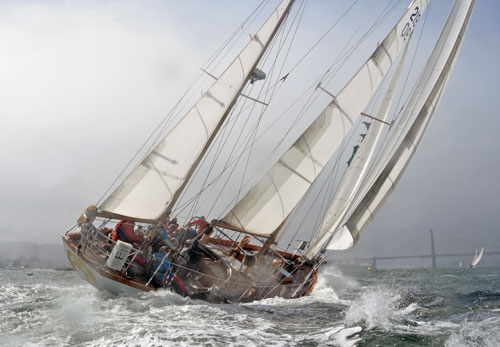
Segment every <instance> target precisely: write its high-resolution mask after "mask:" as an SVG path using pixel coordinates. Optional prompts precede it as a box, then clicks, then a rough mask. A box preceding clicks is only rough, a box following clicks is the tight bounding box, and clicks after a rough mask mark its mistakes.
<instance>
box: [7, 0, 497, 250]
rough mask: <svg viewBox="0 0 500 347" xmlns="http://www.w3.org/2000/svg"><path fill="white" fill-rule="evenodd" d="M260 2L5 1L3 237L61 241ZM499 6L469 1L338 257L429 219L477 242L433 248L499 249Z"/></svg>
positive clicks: (388, 240) (410, 231) (374, 246)
mask: <svg viewBox="0 0 500 347" xmlns="http://www.w3.org/2000/svg"><path fill="white" fill-rule="evenodd" d="M408 2H409V1H408ZM371 3H372V1H368V0H367V1H366V4H367V5H368V4H370V5H371ZM256 4H257V1H246V2H235V1H229V0H227V1H210V2H207V1H182V2H180V1H165V2H158V1H57V0H51V1H1V2H0V52H2V53H1V54H0V122H1V123H0V148H1V149H0V163H1V164H0V165H1V166H0V167H1V171H0V178H1V179H0V217H1V221H2V222H1V224H0V225H1V226H0V240H26V241H27V240H31V241H34V242H38V243H43V242H59V235H60V234H61V233H63V232H64V231H65V230H66V229H67V228H69V227H71V226H72V225H73V224H74V223H75V220H76V219H77V218H78V216H79V215H80V214H81V212H82V211H83V210H84V209H85V208H86V207H87V206H88V205H89V204H91V203H94V202H95V201H97V200H98V199H99V198H100V197H101V195H102V193H103V192H104V191H105V190H106V189H107V187H108V186H109V184H110V183H111V182H112V180H113V179H114V177H115V176H116V175H117V174H118V173H119V171H120V170H121V169H122V168H123V166H124V164H125V163H126V162H127V161H128V159H129V158H130V157H131V156H132V155H133V154H134V153H135V150H136V149H137V148H138V147H139V146H140V145H141V144H142V142H143V141H144V139H145V138H146V137H147V135H148V134H149V133H150V132H151V130H152V129H153V128H154V127H155V126H156V124H157V123H158V122H159V121H160V120H161V119H162V118H163V117H164V115H165V114H166V113H167V111H168V110H169V109H170V107H172V105H173V104H174V103H175V101H176V100H177V99H178V98H179V97H180V95H181V92H182V91H183V90H184V89H185V88H186V87H187V86H188V83H189V82H190V81H191V79H192V78H193V76H194V75H195V73H196V72H197V71H198V68H199V67H200V66H201V65H202V63H203V62H204V61H205V60H206V59H207V58H208V57H209V56H210V55H211V54H212V53H213V52H214V51H215V49H216V48H217V47H218V45H219V44H220V43H221V42H222V40H223V39H224V38H226V37H227V35H228V34H229V33H230V32H231V31H232V30H234V28H235V27H236V26H237V25H238V24H239V23H241V22H242V21H243V20H244V19H245V18H246V16H247V15H248V13H249V12H250V11H251V10H252V9H253V8H254V7H255V6H256ZM450 4H451V2H450V1H439V4H437V5H433V6H435V9H434V10H435V11H438V10H444V12H446V13H447V11H448V9H449V7H450ZM334 6H335V4H333V5H332V4H331V3H329V2H325V1H311V3H310V4H309V7H308V12H307V14H308V15H309V16H311V18H317V19H318V23H319V22H320V21H321V20H324V21H325V22H327V21H331V20H334V19H335V16H334V15H332V14H331V13H329V10H330V9H331V8H333V7H334ZM339 6H340V5H339ZM446 13H445V15H446ZM499 14H500V4H499V3H498V2H497V1H495V0H480V1H478V2H477V4H476V8H475V10H474V13H473V16H472V20H471V24H470V27H469V30H468V33H467V36H466V38H465V41H464V44H463V46H462V49H461V52H460V55H459V58H458V62H457V64H456V66H455V69H454V72H453V74H452V78H451V80H450V83H449V85H448V88H447V91H446V93H445V96H444V97H443V99H442V101H441V104H440V106H439V109H438V110H437V112H436V114H435V118H434V120H433V122H432V123H431V126H430V128H429V130H428V132H427V134H426V136H425V137H424V139H423V141H422V144H421V146H420V149H419V151H418V152H417V154H416V155H415V157H414V159H413V161H412V163H411V164H410V166H409V167H408V169H407V171H406V173H405V175H404V176H403V178H402V180H401V181H400V183H399V185H398V187H397V189H396V191H395V192H394V193H393V194H392V196H391V198H390V199H389V200H388V201H387V202H386V204H385V205H384V207H383V208H382V209H381V211H380V212H379V214H378V215H377V218H376V220H375V221H374V222H373V223H372V224H371V225H370V226H369V228H368V229H367V230H366V231H365V233H364V235H363V237H362V238H361V240H360V242H359V243H358V244H357V245H356V247H355V249H354V250H352V251H349V252H348V253H347V254H346V255H345V256H346V257H347V256H349V255H354V254H366V255H380V254H382V253H384V252H386V251H389V250H391V249H392V248H393V246H394V247H396V246H397V245H399V244H403V243H404V242H406V241H408V240H410V239H412V238H414V237H415V236H417V235H418V234H420V233H422V232H424V231H426V230H428V229H430V228H433V229H435V230H436V231H441V232H443V233H446V234H450V235H453V236H454V237H456V238H458V239H463V240H470V241H473V242H476V243H471V244H470V245H469V244H467V243H466V242H462V241H459V240H457V239H455V241H453V242H451V241H450V240H451V239H446V238H442V239H439V238H436V242H437V247H438V250H442V251H446V252H453V251H454V250H456V249H459V248H460V250H459V251H467V250H469V249H471V252H472V250H473V248H475V247H477V245H479V244H481V245H485V246H487V247H490V249H492V250H493V248H495V247H496V249H495V250H500V199H499V196H500V183H499V179H500V140H499V138H498V130H499V129H500V117H499V114H498V113H499V111H498V109H499V107H498V105H497V103H498V99H499V97H500V88H499V87H498V81H499V80H500V71H499V69H498V63H497V61H498V57H499V56H500V24H498V15H499ZM314 16H317V17H314ZM389 25H390V23H389ZM429 25H435V26H436V28H439V27H440V26H441V25H442V23H436V24H434V23H429ZM388 28H389V27H388ZM309 32H310V33H311V35H313V34H312V33H313V31H312V30H310V29H309V31H307V33H309ZM316 35H317V33H316ZM430 44H432V43H430V42H429V45H430ZM362 59H363V60H364V59H366V57H362ZM419 247H420V248H425V247H427V245H426V244H424V243H421V244H419ZM450 247H451V248H452V249H450ZM408 251H409V252H410V251H413V249H410V250H408Z"/></svg>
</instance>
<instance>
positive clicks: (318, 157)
mask: <svg viewBox="0 0 500 347" xmlns="http://www.w3.org/2000/svg"><path fill="white" fill-rule="evenodd" d="M427 4H428V0H414V1H413V2H412V3H411V4H410V6H409V7H408V9H407V11H406V12H405V14H404V15H403V17H402V18H401V19H400V20H399V22H398V23H397V24H396V26H395V27H394V28H393V29H392V30H391V32H390V33H389V35H388V36H387V37H386V38H385V39H384V40H383V41H382V43H381V44H380V45H379V46H378V48H377V49H376V50H375V51H374V53H373V54H372V55H371V57H370V58H369V59H368V60H367V62H366V63H365V64H364V65H363V66H362V67H361V68H360V69H359V70H358V72H357V73H356V74H355V75H354V77H353V78H352V79H351V80H350V81H349V82H348V83H347V85H346V86H345V87H344V88H343V89H342V90H341V91H340V92H339V93H338V94H337V95H336V97H335V98H334V99H333V101H332V102H331V103H330V104H329V105H328V106H327V107H326V108H325V110H323V112H322V113H321V114H320V115H319V116H318V118H317V119H316V120H315V121H314V122H313V123H312V124H311V126H310V127H309V128H308V129H307V130H306V131H305V132H304V134H302V136H301V137H300V138H299V139H298V140H297V141H296V142H295V143H294V144H293V145H292V146H291V148H290V149H289V150H288V151H287V152H286V153H285V154H284V155H283V156H282V157H281V158H280V159H279V161H278V162H277V163H276V164H275V165H274V166H273V167H272V168H271V169H270V170H269V171H268V172H267V173H266V174H265V175H264V176H263V177H262V178H261V179H260V180H259V181H258V182H257V184H256V185H255V186H254V187H252V188H251V189H250V191H249V192H248V193H247V194H246V195H245V196H244V197H243V198H242V199H241V200H240V201H239V202H238V203H237V204H236V205H235V206H234V207H233V209H232V210H231V211H230V212H229V213H228V214H227V215H226V216H225V217H224V218H223V222H224V223H225V224H226V225H227V226H229V227H232V228H234V229H237V230H242V231H246V232H250V233H253V234H256V235H262V236H269V235H271V234H272V232H273V231H274V230H276V229H277V228H278V227H279V226H280V225H281V224H282V223H283V221H284V220H285V219H286V218H287V217H288V215H289V214H290V212H291V211H292V210H293V209H294V208H295V206H296V205H297V204H298V202H299V201H300V200H301V199H302V197H303V196H304V194H305V193H306V192H307V190H308V189H309V187H310V186H311V184H312V183H313V181H314V180H315V179H316V178H317V177H318V175H319V173H320V172H321V170H322V169H323V167H324V166H325V165H326V164H327V162H328V160H329V159H330V158H331V156H332V155H333V154H334V153H335V150H336V149H337V147H338V146H339V144H340V143H341V142H342V140H343V138H344V136H345V135H346V134H347V133H348V131H349V129H350V128H351V127H352V125H353V124H354V123H355V121H356V119H357V118H358V117H359V115H360V113H361V112H362V111H363V109H364V108H365V107H366V106H367V105H368V103H369V101H370V100H371V99H372V97H373V95H374V94H375V92H376V90H377V88H378V87H379V86H380V83H381V82H382V80H383V79H384V77H385V75H386V74H387V72H388V71H389V69H390V68H391V66H392V64H393V62H394V61H395V60H396V57H397V56H398V54H399V52H400V51H401V49H402V48H403V46H404V44H405V41H406V40H407V37H408V35H409V34H410V32H411V31H412V30H413V26H414V25H415V23H416V21H417V20H418V18H419V17H420V15H421V13H422V12H423V11H424V9H425V7H426V6H427Z"/></svg>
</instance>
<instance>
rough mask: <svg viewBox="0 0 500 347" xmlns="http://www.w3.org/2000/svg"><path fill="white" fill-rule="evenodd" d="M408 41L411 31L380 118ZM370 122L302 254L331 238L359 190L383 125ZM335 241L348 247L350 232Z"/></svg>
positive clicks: (381, 114)
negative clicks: (323, 215)
mask: <svg viewBox="0 0 500 347" xmlns="http://www.w3.org/2000/svg"><path fill="white" fill-rule="evenodd" d="M410 40H411V34H410V38H409V39H408V42H407V43H406V46H405V49H404V50H403V53H402V54H401V58H400V59H399V62H398V65H397V66H396V69H395V71H394V74H393V76H392V78H391V80H390V82H389V85H388V86H387V89H386V92H385V94H384V97H383V98H382V101H381V103H380V105H379V107H378V109H377V112H376V117H378V118H380V119H381V120H383V121H386V120H387V118H388V116H389V111H390V108H391V105H392V101H393V100H394V96H395V89H396V87H397V85H398V82H399V79H400V76H401V71H402V70H403V65H404V62H405V59H406V54H407V52H408V47H409V43H410ZM370 124H371V125H370V127H369V128H368V130H367V134H366V136H365V139H364V141H363V142H362V143H361V145H360V147H359V149H358V151H357V153H356V157H355V158H354V160H353V161H352V163H351V165H350V167H349V169H348V171H347V173H346V175H345V177H344V179H343V180H342V182H341V184H340V187H339V189H338V191H337V193H336V194H335V197H334V199H333V202H332V205H331V207H330V208H329V210H328V212H327V213H326V215H325V217H324V219H323V223H322V225H321V226H320V228H319V230H318V233H317V234H316V236H315V237H314V238H313V239H312V240H311V243H310V245H309V248H308V251H307V253H306V256H309V255H311V254H313V253H315V252H316V251H317V249H319V248H321V247H322V246H323V245H324V244H326V243H328V242H330V239H331V238H332V237H333V231H334V230H336V228H337V226H338V225H339V223H340V221H341V220H342V218H343V216H344V215H345V213H346V212H347V211H348V208H349V206H350V205H351V203H352V202H353V199H354V196H355V195H356V193H357V192H358V190H359V186H360V184H361V181H362V179H363V178H364V177H365V174H366V171H367V169H368V165H369V163H370V162H371V159H372V156H373V154H374V152H375V148H376V146H377V143H378V142H379V139H380V136H381V134H382V130H383V128H384V126H387V125H385V124H384V123H382V122H380V121H373V122H371V123H370ZM336 241H337V244H338V248H337V249H345V248H349V247H350V245H351V244H352V238H351V237H350V234H345V233H342V232H339V233H337V240H336Z"/></svg>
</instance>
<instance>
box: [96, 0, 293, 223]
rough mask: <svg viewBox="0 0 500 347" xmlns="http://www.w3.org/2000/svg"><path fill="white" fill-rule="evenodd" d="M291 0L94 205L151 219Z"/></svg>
mask: <svg viewBox="0 0 500 347" xmlns="http://www.w3.org/2000/svg"><path fill="white" fill-rule="evenodd" d="M293 2H294V0H283V1H282V2H281V3H280V5H279V6H278V7H277V9H276V10H275V11H274V12H273V14H272V15H271V16H270V17H269V19H268V20H267V21H266V22H265V23H264V25H263V26H262V27H261V28H260V29H259V31H258V32H257V34H255V35H254V36H253V38H252V39H251V40H250V42H249V43H248V44H247V45H246V47H245V48H244V49H243V50H242V52H241V53H240V54H239V55H238V56H237V57H236V59H235V60H234V61H233V62H232V63H231V64H230V65H229V67H228V68H227V69H226V70H225V71H224V72H223V73H222V75H221V76H220V77H219V78H218V79H217V80H216V81H215V82H214V84H213V85H212V86H211V87H210V88H209V89H208V90H207V92H206V93H205V94H204V95H203V96H202V97H201V98H200V99H199V100H198V102H197V103H196V104H195V105H194V106H193V108H192V109H191V110H190V111H189V112H188V113H187V114H186V115H185V116H184V118H183V119H182V120H181V121H180V122H179V123H178V124H177V125H176V127H175V128H174V129H173V130H172V131H171V132H170V133H169V134H168V135H167V136H166V137H165V139H163V141H162V142H160V143H159V144H158V145H157V146H156V148H155V149H154V150H153V151H152V152H151V153H150V154H149V155H148V156H147V157H146V158H145V159H144V160H143V161H142V163H141V164H139V166H138V167H137V168H136V169H135V170H134V171H132V173H131V174H130V175H129V176H128V177H127V178H126V179H125V180H124V181H123V182H122V183H121V184H120V185H119V186H118V187H117V188H116V190H115V191H114V192H113V193H112V194H111V195H110V196H109V197H108V198H107V199H106V200H105V201H104V202H103V203H102V205H101V206H99V208H100V209H101V210H102V211H104V212H108V213H110V214H115V215H122V216H128V217H133V218H141V219H150V220H156V219H158V218H159V216H160V215H161V214H162V213H163V212H164V211H165V210H166V208H167V206H168V204H170V203H171V202H172V199H175V197H176V193H178V192H177V191H178V190H180V188H181V187H182V186H183V185H184V184H185V181H186V180H187V179H189V176H190V174H192V170H193V167H194V166H196V164H197V162H198V161H199V160H200V157H201V156H202V155H203V152H204V151H205V150H206V147H207V146H208V144H209V143H210V142H211V140H212V139H213V137H214V136H215V134H216V132H217V130H218V128H219V127H220V125H221V124H222V123H223V121H224V119H225V118H226V117H227V115H228V113H229V111H230V109H231V107H232V105H233V103H234V101H235V100H236V98H237V97H238V95H239V93H240V92H241V90H242V89H243V87H244V86H245V84H246V82H247V81H248V77H249V75H250V74H251V73H252V71H253V70H254V68H255V67H256V65H257V63H258V62H259V60H260V58H261V57H262V55H263V53H264V51H265V49H266V48H267V46H268V44H269V42H270V41H271V40H272V38H273V36H274V34H275V33H276V30H277V28H278V27H279V25H280V24H281V22H282V21H283V19H284V17H285V16H286V15H287V13H288V11H289V9H290V7H291V5H292V3H293Z"/></svg>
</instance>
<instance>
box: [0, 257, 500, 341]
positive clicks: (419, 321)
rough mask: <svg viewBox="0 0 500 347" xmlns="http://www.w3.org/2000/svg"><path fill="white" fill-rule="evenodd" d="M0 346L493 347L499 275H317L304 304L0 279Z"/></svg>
mask: <svg viewBox="0 0 500 347" xmlns="http://www.w3.org/2000/svg"><path fill="white" fill-rule="evenodd" d="M0 345H1V346H198V345H204V346H325V345H331V346H450V347H451V346H453V347H455V346H499V345H500V269H482V268H478V269H453V270H452V269H418V270H408V269H397V270H372V271H367V270H366V269H356V270H343V271H340V270H339V269H337V268H335V267H333V266H326V267H325V268H324V269H322V271H321V274H320V276H319V280H318V283H317V285H316V288H315V289H314V291H313V293H312V295H311V296H309V297H304V298H300V299H296V300H284V299H279V298H275V299H266V300H262V301H259V302H254V303H250V304H242V305H215V304H208V303H205V302H200V301H195V300H191V299H187V298H182V297H180V296H177V295H175V294H172V293H169V292H167V291H158V292H155V293H144V294H139V295H135V296H119V297H114V296H110V295H106V294H105V293H100V292H97V291H96V290H95V289H94V288H92V287H91V286H89V285H88V284H86V283H85V282H83V281H82V280H81V279H80V277H78V275H77V273H75V272H57V271H49V270H34V271H33V276H27V271H23V270H18V271H14V270H0Z"/></svg>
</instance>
